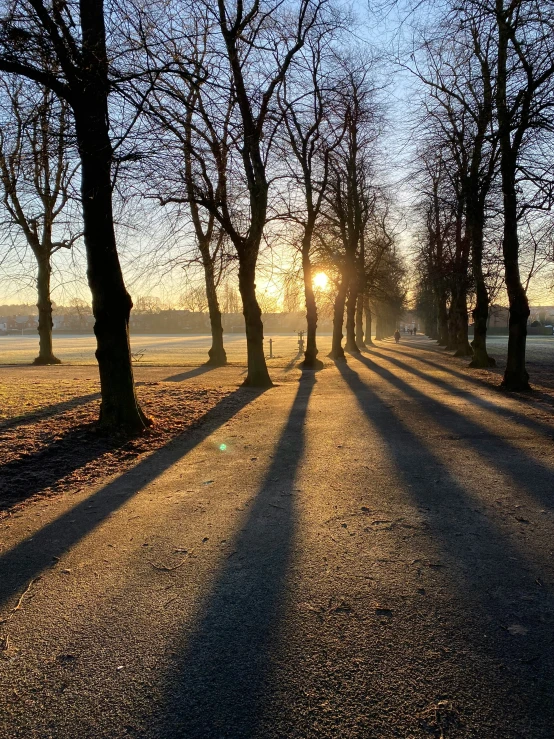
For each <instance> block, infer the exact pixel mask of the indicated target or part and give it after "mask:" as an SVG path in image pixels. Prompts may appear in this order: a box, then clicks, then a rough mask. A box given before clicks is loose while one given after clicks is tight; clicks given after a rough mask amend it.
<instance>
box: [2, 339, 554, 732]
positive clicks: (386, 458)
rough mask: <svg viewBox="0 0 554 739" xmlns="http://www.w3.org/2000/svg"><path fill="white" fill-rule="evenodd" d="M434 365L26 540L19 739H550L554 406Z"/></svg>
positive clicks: (181, 456) (224, 439) (304, 413)
mask: <svg viewBox="0 0 554 739" xmlns="http://www.w3.org/2000/svg"><path fill="white" fill-rule="evenodd" d="M429 346H430V344H429V342H426V341H424V340H421V341H419V342H418V341H412V342H410V343H409V344H405V345H401V346H399V347H396V346H394V345H392V344H390V343H388V342H382V343H380V344H379V346H378V347H376V348H375V350H372V351H370V352H368V353H366V354H364V355H362V356H361V358H360V359H355V358H349V361H348V365H346V366H343V367H341V368H336V367H332V368H329V369H326V370H324V371H323V372H320V373H318V374H316V375H314V374H305V375H304V376H303V377H302V378H301V379H300V380H299V381H290V382H283V383H282V384H281V385H280V386H278V387H276V388H274V389H272V390H270V391H268V392H266V393H264V394H261V395H258V394H255V393H253V392H251V391H248V390H244V389H241V390H238V391H237V392H236V393H234V394H233V395H232V396H230V397H229V398H227V399H225V400H223V401H222V403H221V407H220V408H219V410H218V412H217V413H214V414H211V418H210V420H209V422H208V423H207V424H206V423H205V424H204V425H202V426H200V427H199V428H198V429H197V430H196V431H195V432H194V433H193V434H192V435H190V434H189V435H188V436H185V437H184V438H183V439H181V440H178V441H176V442H174V443H172V444H171V445H170V446H169V447H167V448H165V449H162V450H160V451H157V452H156V453H154V454H153V455H152V456H151V457H149V458H147V459H146V460H143V461H142V462H140V464H138V465H137V466H136V467H135V468H134V469H133V470H131V471H130V472H128V473H126V474H125V475H123V476H122V477H120V478H118V479H117V480H116V481H114V482H112V483H110V484H109V485H107V486H105V487H104V488H100V489H98V490H90V491H88V494H87V495H82V496H81V497H78V496H74V497H73V498H71V499H67V498H62V499H60V500H56V501H54V502H51V503H49V504H47V503H46V502H44V501H42V502H40V501H39V502H37V503H33V504H31V505H30V506H28V507H27V509H26V510H25V511H24V512H23V513H22V514H21V515H20V516H19V517H17V518H12V519H9V520H8V522H7V523H4V524H3V526H2V528H1V529H0V541H1V542H2V550H1V551H0V604H1V607H2V611H1V612H2V614H3V615H4V617H6V616H8V617H9V620H8V621H7V622H6V623H4V624H3V625H2V626H1V627H0V629H1V631H0V634H1V635H2V636H3V646H4V651H3V653H2V654H0V684H1V690H0V736H2V737H4V736H5V737H9V738H10V739H11V738H12V737H13V738H14V739H15V738H16V737H25V738H26V739H29V738H30V737H40V738H41V739H42V738H43V737H49V738H50V737H52V738H55V739H75V738H76V737H78V738H79V739H88V738H89V737H90V739H99V738H104V737H105V738H106V739H119V738H120V737H141V738H143V739H162V738H164V739H165V738H173V737H175V738H176V737H179V738H183V739H185V738H186V739H197V738H198V739H200V738H202V739H205V738H210V737H214V738H220V737H228V738H231V739H238V738H242V737H252V738H253V737H256V738H259V739H273V738H277V737H279V738H281V737H294V738H296V737H298V739H300V738H301V737H302V738H307V737H314V738H315V737H318V738H320V737H323V738H326V737H341V738H342V737H346V738H349V737H360V738H364V739H365V738H375V739H389V738H392V737H402V738H403V739H408V737H411V738H412V739H415V738H418V739H419V737H441V736H443V737H445V739H448V738H450V737H468V738H469V737H475V738H476V737H479V739H516V738H518V739H519V738H525V739H547V738H549V739H551V737H552V735H553V734H552V732H553V729H552V726H553V722H554V698H553V689H554V649H553V647H554V644H553V641H554V636H553V635H554V597H553V593H554V571H553V560H552V554H553V552H552V549H553V542H554V456H553V454H552V439H553V435H554V425H553V423H552V407H551V406H550V405H547V404H546V403H545V402H543V401H541V399H540V398H539V399H538V400H533V401H529V400H525V399H522V398H518V397H507V396H505V395H502V394H500V393H499V392H497V391H494V390H491V389H490V388H488V387H487V386H486V385H485V384H483V383H481V381H480V380H479V379H478V378H474V379H472V380H471V379H467V378H466V376H465V375H464V373H463V372H460V371H458V370H457V369H456V367H455V365H454V364H452V363H451V364H448V361H445V360H443V359H439V358H437V357H438V355H437V354H436V353H434V352H432V351H428V350H427V349H428V347H429ZM225 372H229V373H232V372H235V373H237V370H236V369H233V368H232V369H230V370H224V371H221V372H220V377H222V376H223V374H224V373H225ZM231 376H232V377H234V375H229V377H231ZM34 578H40V579H34ZM26 588H28V590H27V592H26V594H25V595H24V596H23V598H21V599H20V596H21V594H22V593H24V592H25V591H26ZM18 604H19V605H20V607H19V608H18V609H17V610H15V611H12V612H11V613H10V609H13V608H14V607H16V606H17V605H18Z"/></svg>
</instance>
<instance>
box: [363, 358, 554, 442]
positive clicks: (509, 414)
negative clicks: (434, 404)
mask: <svg viewBox="0 0 554 739" xmlns="http://www.w3.org/2000/svg"><path fill="white" fill-rule="evenodd" d="M371 354H372V355H374V356H376V357H381V359H384V360H385V361H387V362H390V363H391V364H394V365H395V367H398V368H399V369H401V370H405V371H406V372H409V373H411V374H412V375H415V376H416V377H419V378H421V379H422V380H425V382H429V383H431V384H433V385H436V386H437V387H440V388H441V389H442V390H445V391H446V392H447V393H449V394H450V395H452V396H454V397H457V398H463V399H464V400H467V401H468V402H470V403H472V404H473V405H476V406H478V407H479V408H483V409H485V410H487V411H490V412H491V413H495V414H496V415H498V416H503V417H504V418H506V419H507V420H508V421H512V422H515V423H517V425H519V426H526V427H527V428H529V429H531V430H532V431H535V432H537V433H539V434H543V435H546V436H547V437H548V438H552V435H553V434H554V425H551V424H548V423H543V422H541V421H537V420H535V419H533V418H529V416H526V415H525V414H523V413H518V412H517V411H514V410H512V409H510V408H503V407H502V406H499V405H497V404H496V403H492V402H491V401H490V400H487V399H486V398H481V397H479V396H476V395H473V394H472V393H471V392H469V391H468V390H464V389H462V388H459V387H456V386H455V385H453V384H452V383H450V382H448V381H447V380H442V379H440V378H439V377H431V376H430V375H428V374H427V373H425V372H423V371H422V370H419V369H417V367H413V366H412V365H411V364H408V363H407V362H402V361H401V360H400V359H396V357H392V356H390V354H388V353H387V354H381V353H380V352H378V351H376V350H373V351H372V352H371ZM418 361H421V360H418ZM459 376H460V378H462V379H465V375H462V374H461V373H459ZM488 387H489V388H490V386H488Z"/></svg>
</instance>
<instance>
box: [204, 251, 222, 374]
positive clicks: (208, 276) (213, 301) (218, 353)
mask: <svg viewBox="0 0 554 739" xmlns="http://www.w3.org/2000/svg"><path fill="white" fill-rule="evenodd" d="M202 262H203V265H204V278H205V282H206V297H207V299H208V312H209V314H210V329H211V332H212V346H211V348H210V351H209V352H208V357H209V359H208V361H207V362H206V364H209V365H210V366H212V367H224V366H225V365H226V364H227V354H226V352H225V347H224V346H223V324H222V322H221V310H220V308H219V301H218V299H217V291H216V287H215V279H214V265H213V261H212V259H211V257H210V251H209V245H208V247H207V253H206V252H205V251H204V250H202Z"/></svg>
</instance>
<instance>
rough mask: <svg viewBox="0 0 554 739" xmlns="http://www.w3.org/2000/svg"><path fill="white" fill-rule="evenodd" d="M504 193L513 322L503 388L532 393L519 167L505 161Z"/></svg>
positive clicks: (507, 274) (506, 260)
mask: <svg viewBox="0 0 554 739" xmlns="http://www.w3.org/2000/svg"><path fill="white" fill-rule="evenodd" d="M501 170H502V191H503V194H504V235H503V242H502V250H503V254H504V270H505V279H506V288H507V290H508V299H509V303H510V321H509V337H508V358H507V362H506V370H505V372H504V379H503V380H502V387H503V388H505V389H506V390H514V391H522V390H529V389H530V385H529V374H528V372H527V370H526V368H525V348H526V342H527V319H528V318H529V313H530V311H529V301H528V300H527V295H526V293H525V289H524V287H523V285H522V284H521V278H520V273H519V261H518V260H519V238H518V233H517V196H516V188H515V166H514V167H513V168H512V167H511V166H510V163H509V162H505V161H504V157H503V158H502V163H501Z"/></svg>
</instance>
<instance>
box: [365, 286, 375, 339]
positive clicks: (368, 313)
mask: <svg viewBox="0 0 554 739" xmlns="http://www.w3.org/2000/svg"><path fill="white" fill-rule="evenodd" d="M364 315H365V331H364V334H365V336H364V340H365V344H366V346H373V339H372V338H371V319H372V315H371V308H370V306H369V298H368V297H367V296H365V297H364Z"/></svg>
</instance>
